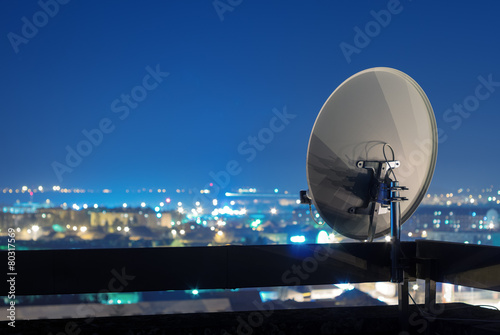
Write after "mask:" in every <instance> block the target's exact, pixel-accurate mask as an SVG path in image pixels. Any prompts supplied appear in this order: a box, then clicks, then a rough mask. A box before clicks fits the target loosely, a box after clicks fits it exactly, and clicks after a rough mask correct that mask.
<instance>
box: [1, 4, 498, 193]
mask: <svg viewBox="0 0 500 335" xmlns="http://www.w3.org/2000/svg"><path fill="white" fill-rule="evenodd" d="M2 6H3V7H4V10H3V11H0V12H1V13H0V18H1V19H2V22H4V23H3V25H2V31H3V33H4V36H5V38H4V39H3V41H4V42H3V43H2V44H0V50H2V54H4V55H5V58H4V62H3V63H2V65H0V69H1V70H2V73H4V74H5V75H4V76H2V78H0V87H2V107H3V108H2V110H3V111H4V112H3V115H4V118H5V119H4V120H5V122H3V124H2V126H1V128H0V133H1V134H2V135H0V136H1V139H2V141H1V142H2V144H1V147H0V148H1V149H2V153H3V154H4V157H6V159H5V161H4V164H2V166H1V167H0V175H1V177H0V185H4V186H3V187H9V188H14V189H15V188H20V187H22V186H24V185H30V187H37V186H38V185H44V186H45V185H60V186H61V187H63V188H80V187H81V188H84V189H98V188H104V187H105V188H109V189H123V190H125V189H130V190H133V189H139V188H143V187H147V188H151V187H153V186H154V185H161V187H162V189H163V188H166V189H169V190H175V189H178V188H179V189H186V190H187V189H203V188H205V187H206V185H207V184H210V183H215V184H217V185H219V186H220V189H221V192H225V191H229V190H232V189H234V188H238V187H242V186H245V185H254V186H255V187H257V188H259V189H269V190H272V189H273V188H275V187H276V188H279V189H283V190H288V191H289V192H291V193H295V192H296V193H298V191H299V190H300V189H305V188H307V181H306V173H305V166H306V164H305V163H306V162H305V161H306V151H307V142H308V139H309V134H310V131H311V129H312V125H313V123H314V121H315V118H316V116H317V114H318V112H319V110H320V108H321V106H322V105H323V103H324V102H325V101H326V99H327V98H328V96H329V95H330V94H331V92H333V90H334V89H335V88H336V87H337V86H338V85H339V84H340V83H341V82H342V81H343V80H345V79H346V78H348V77H349V76H351V75H353V74H354V73H356V72H358V71H360V70H363V69H366V68H370V67H375V66H389V67H394V68H396V69H399V70H401V71H404V72H406V73H408V74H409V75H410V76H412V77H413V78H414V79H415V80H416V81H417V82H418V83H419V84H420V85H421V86H422V88H423V89H424V91H425V92H426V94H427V95H428V97H429V99H430V101H431V104H432V105H433V108H434V112H435V115H436V120H437V126H438V129H439V150H438V160H437V166H436V171H435V174H434V178H433V180H432V183H431V186H430V190H429V192H430V193H441V192H443V191H445V192H446V190H451V189H453V188H457V189H458V188H459V187H462V186H461V185H469V187H473V188H481V187H487V186H488V185H490V184H496V183H497V182H496V181H495V180H494V178H495V175H496V172H495V166H497V165H498V163H500V157H498V156H495V155H494V153H493V152H491V147H492V145H493V143H495V140H496V137H495V134H496V128H495V127H496V126H497V125H498V124H499V122H500V116H499V115H498V113H496V111H497V110H498V106H500V94H499V92H498V87H499V86H500V73H499V71H498V70H499V68H498V65H497V59H498V54H499V51H500V47H499V46H498V45H497V44H495V43H492V41H494V40H495V36H496V35H498V32H499V27H498V26H496V25H495V22H496V17H495V13H496V11H495V9H497V8H498V6H499V5H498V4H497V3H496V2H487V3H484V4H483V7H481V6H478V5H471V4H461V3H460V4H454V5H453V6H449V5H448V4H442V3H438V4H436V3H433V4H432V8H433V10H432V13H429V6H428V3H426V2H410V1H393V0H390V1H383V2H378V3H373V2H369V1H363V2H359V3H356V4H342V5H338V4H332V3H319V2H318V3H314V4H309V5H308V6H307V7H305V6H303V4H301V3H295V2H291V3H287V4H286V6H285V5H282V4H270V3H265V5H264V4H259V3H246V2H241V3H239V4H238V5H237V6H235V5H232V6H229V5H227V6H228V7H227V6H226V7H217V6H214V4H213V3H211V2H207V3H200V4H197V5H192V4H186V3H182V2H176V3H167V4H153V3H146V4H143V3H127V4H122V3H121V2H120V3H119V2H106V3H104V4H85V5H83V4H79V3H76V2H69V3H64V4H63V2H61V3H60V2H56V1H49V0H48V1H45V2H44V1H41V2H39V3H38V2H32V3H26V2H25V3H8V4H3V5H2ZM424 17H425V20H423V18H424ZM110 18H112V20H110ZM424 21H425V24H422V23H423V22H424ZM485 158H486V159H485ZM464 161H465V162H464ZM484 161H487V164H481V162H484ZM467 162H470V163H467ZM472 162H474V163H472ZM472 166H474V170H472ZM471 171H474V172H473V173H471ZM458 180H460V183H458V182H457V181H458ZM458 184H460V185H458ZM2 195H3V194H2V193H0V197H2Z"/></svg>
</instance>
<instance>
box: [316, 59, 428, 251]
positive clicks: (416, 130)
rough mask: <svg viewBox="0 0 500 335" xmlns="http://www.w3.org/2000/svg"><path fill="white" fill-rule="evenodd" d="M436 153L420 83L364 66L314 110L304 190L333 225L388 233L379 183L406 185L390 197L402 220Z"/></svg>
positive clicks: (346, 231) (363, 233)
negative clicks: (315, 113)
mask: <svg viewBox="0 0 500 335" xmlns="http://www.w3.org/2000/svg"><path fill="white" fill-rule="evenodd" d="M391 149H392V150H391ZM436 157H437V129H436V120H435V118H434V112H433V110H432V107H431V104H430V102H429V99H428V98H427V96H426V95H425V93H424V91H423V90H422V88H421V87H420V86H419V85H418V84H417V83H416V82H415V81H414V80H413V79H412V78H410V77H409V76H408V75H406V74H405V73H403V72H401V71H398V70H395V69H391V68H385V67H377V68H371V69H367V70H364V71H361V72H359V73H357V74H355V75H353V76H352V77H350V78H349V79H347V80H346V81H344V82H343V83H342V84H341V85H340V86H339V87H337V89H336V90H335V91H334V92H333V93H332V95H330V97H329V98H328V100H327V101H326V102H325V104H324V105H323V107H322V108H321V111H320V112H319V114H318V117H317V119H316V122H315V123H314V127H313V130H312V132H311V137H310V139H309V147H308V150H307V183H308V185H309V197H310V200H312V203H313V204H314V205H315V207H316V209H317V210H318V212H319V214H320V215H321V217H322V218H323V220H324V221H325V222H326V223H327V224H328V225H329V226H330V227H331V228H333V229H334V230H335V231H337V232H338V233H340V234H342V235H344V236H346V237H349V238H353V239H357V240H370V241H371V240H372V239H373V238H377V237H380V236H383V235H386V234H388V233H389V232H391V210H390V208H389V207H392V203H390V202H389V201H388V198H389V197H390V196H389V193H390V192H391V190H390V189H388V188H390V186H389V187H386V186H385V185H388V184H390V181H395V180H397V181H399V183H400V185H404V186H406V187H407V188H408V190H405V191H404V192H403V193H404V196H405V197H407V198H408V199H409V201H402V202H401V203H400V205H399V204H398V208H400V211H401V212H400V224H402V223H404V222H405V221H406V220H408V218H410V216H411V215H412V214H413V213H414V212H415V210H416V209H417V207H418V205H419V204H420V202H421V201H422V198H423V197H424V195H425V193H426V192H427V189H428V187H429V185H430V182H431V179H432V174H433V172H434V167H435V165H436ZM384 181H388V182H387V183H384ZM396 185H397V183H396ZM403 189H404V188H403ZM399 190H402V189H401V188H399V189H398V191H399ZM395 194H396V195H397V196H396V198H397V199H396V200H397V201H401V200H407V199H404V198H400V197H399V192H397V193H395ZM399 206H400V207H399ZM393 212H395V211H393ZM394 214H395V213H394ZM398 221H399V218H398ZM400 224H399V225H400Z"/></svg>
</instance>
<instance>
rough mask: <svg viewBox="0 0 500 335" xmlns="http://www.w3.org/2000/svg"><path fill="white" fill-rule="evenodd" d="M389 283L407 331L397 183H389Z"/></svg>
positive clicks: (403, 328) (406, 284)
mask: <svg viewBox="0 0 500 335" xmlns="http://www.w3.org/2000/svg"><path fill="white" fill-rule="evenodd" d="M390 201H391V264H392V269H391V282H393V283H397V284H398V303H399V304H398V305H399V306H398V307H399V308H398V309H399V313H400V314H399V322H400V325H401V330H403V331H407V330H408V328H409V319H408V315H409V313H408V304H409V301H408V278H407V276H406V275H405V273H404V272H403V267H402V266H401V264H400V255H401V245H400V241H399V236H400V235H399V229H400V220H401V207H400V201H401V198H400V196H399V182H398V181H392V182H391V193H390Z"/></svg>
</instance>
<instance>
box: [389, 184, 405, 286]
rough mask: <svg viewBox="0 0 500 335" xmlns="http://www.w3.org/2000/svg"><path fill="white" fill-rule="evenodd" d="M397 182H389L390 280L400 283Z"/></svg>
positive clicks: (399, 214)
mask: <svg viewBox="0 0 500 335" xmlns="http://www.w3.org/2000/svg"><path fill="white" fill-rule="evenodd" d="M398 187H399V182H398V181H392V182H391V197H390V201H391V261H392V271H391V282H393V283H400V282H401V280H402V276H401V271H400V270H401V268H400V266H399V255H400V248H401V246H400V244H399V225H400V224H399V222H400V219H401V208H400V203H399V199H398V198H399V189H398Z"/></svg>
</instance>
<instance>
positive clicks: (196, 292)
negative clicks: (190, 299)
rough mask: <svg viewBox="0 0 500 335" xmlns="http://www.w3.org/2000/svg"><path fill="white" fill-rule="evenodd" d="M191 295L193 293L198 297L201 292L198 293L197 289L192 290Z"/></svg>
mask: <svg viewBox="0 0 500 335" xmlns="http://www.w3.org/2000/svg"><path fill="white" fill-rule="evenodd" d="M191 293H192V294H193V295H198V293H200V292H198V290H196V289H195V290H192V291H191Z"/></svg>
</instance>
